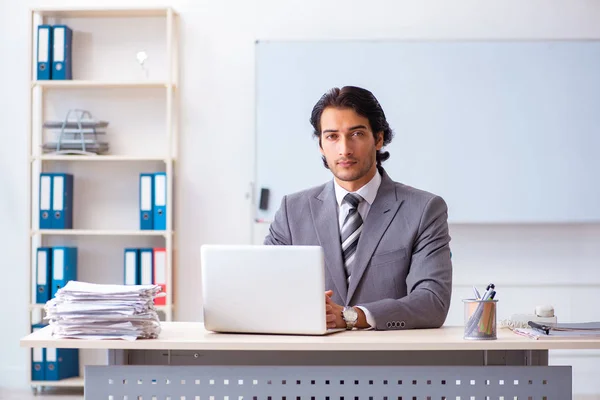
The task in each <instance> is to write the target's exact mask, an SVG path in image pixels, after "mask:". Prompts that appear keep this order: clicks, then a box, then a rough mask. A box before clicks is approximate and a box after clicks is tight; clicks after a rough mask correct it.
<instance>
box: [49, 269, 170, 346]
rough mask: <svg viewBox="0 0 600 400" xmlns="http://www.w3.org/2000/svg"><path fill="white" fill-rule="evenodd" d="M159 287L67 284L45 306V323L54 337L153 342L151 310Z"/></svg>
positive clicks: (154, 316)
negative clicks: (147, 340)
mask: <svg viewBox="0 0 600 400" xmlns="http://www.w3.org/2000/svg"><path fill="white" fill-rule="evenodd" d="M160 290H161V289H160V286H158V285H100V284H95V283H86V282H78V281H69V282H68V283H67V285H65V287H63V288H61V289H59V290H58V292H57V293H56V297H54V298H53V299H52V300H50V301H48V302H47V303H46V306H45V309H46V319H47V320H49V322H50V325H51V326H52V327H53V334H54V335H55V336H57V337H64V338H78V339H125V340H136V339H138V338H139V339H153V338H157V337H158V334H159V333H160V321H159V319H158V314H157V313H156V309H155V308H154V302H153V300H154V298H155V297H157V296H158V295H159V293H160Z"/></svg>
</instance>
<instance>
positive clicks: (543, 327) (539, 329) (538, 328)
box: [527, 321, 550, 335]
mask: <svg viewBox="0 0 600 400" xmlns="http://www.w3.org/2000/svg"><path fill="white" fill-rule="evenodd" d="M527 325H529V326H530V327H531V329H533V330H534V331H537V332H540V333H543V334H544V335H549V334H550V327H549V326H548V325H542V324H538V323H536V322H533V321H529V322H527Z"/></svg>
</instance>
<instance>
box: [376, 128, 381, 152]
mask: <svg viewBox="0 0 600 400" xmlns="http://www.w3.org/2000/svg"><path fill="white" fill-rule="evenodd" d="M376 137H377V139H376V140H375V148H376V149H377V150H381V148H382V147H383V131H380V132H377V134H376Z"/></svg>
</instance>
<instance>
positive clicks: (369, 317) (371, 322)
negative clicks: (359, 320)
mask: <svg viewBox="0 0 600 400" xmlns="http://www.w3.org/2000/svg"><path fill="white" fill-rule="evenodd" d="M356 308H360V309H361V310H363V312H364V313H365V317H366V318H367V324H369V325H371V326H370V327H368V328H365V329H367V330H368V329H375V318H373V315H372V314H371V313H370V312H369V310H367V309H366V308H364V307H361V306H356Z"/></svg>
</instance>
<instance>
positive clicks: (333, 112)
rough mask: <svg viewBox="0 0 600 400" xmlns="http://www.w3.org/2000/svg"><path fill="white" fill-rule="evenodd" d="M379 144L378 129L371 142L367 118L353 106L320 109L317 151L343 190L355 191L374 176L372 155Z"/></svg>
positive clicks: (380, 133) (373, 155)
mask: <svg viewBox="0 0 600 400" xmlns="http://www.w3.org/2000/svg"><path fill="white" fill-rule="evenodd" d="M382 147H383V134H382V132H379V134H378V140H377V141H375V138H374V137H373V131H372V130H371V126H370V124H369V120H368V119H367V118H365V117H363V116H361V115H358V114H357V113H356V112H355V111H354V110H353V109H351V108H341V109H340V108H334V107H327V108H326V109H325V110H323V114H321V154H323V156H325V159H326V160H327V164H328V165H329V169H330V170H331V172H332V173H333V175H334V176H335V178H336V180H337V182H338V184H339V185H340V186H342V187H343V188H344V189H346V190H348V191H355V190H358V189H360V188H361V187H362V186H364V185H365V184H366V183H368V182H369V181H370V180H371V178H373V176H375V172H376V168H377V164H376V158H375V155H376V153H377V150H380V149H381V148H382Z"/></svg>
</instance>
